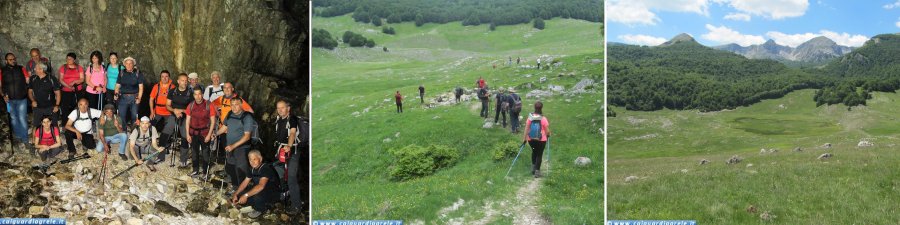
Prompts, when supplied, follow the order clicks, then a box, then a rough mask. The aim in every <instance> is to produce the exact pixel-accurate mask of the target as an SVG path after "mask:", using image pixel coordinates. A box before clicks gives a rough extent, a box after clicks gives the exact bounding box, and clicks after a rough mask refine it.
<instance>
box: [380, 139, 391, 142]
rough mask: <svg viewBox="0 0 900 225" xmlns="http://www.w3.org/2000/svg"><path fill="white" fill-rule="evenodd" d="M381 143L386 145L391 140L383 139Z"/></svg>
mask: <svg viewBox="0 0 900 225" xmlns="http://www.w3.org/2000/svg"><path fill="white" fill-rule="evenodd" d="M381 142H382V143H388V142H391V138H385V139H384V140H381Z"/></svg>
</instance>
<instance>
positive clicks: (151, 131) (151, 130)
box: [134, 126, 156, 146]
mask: <svg viewBox="0 0 900 225" xmlns="http://www.w3.org/2000/svg"><path fill="white" fill-rule="evenodd" d="M135 130H136V131H137V132H138V136H137V138H136V139H135V140H134V141H135V143H134V144H135V145H137V142H142V141H146V142H147V146H152V145H153V142H152V141H153V140H149V139H150V138H151V137H153V136H154V134H156V129H154V128H153V127H152V126H151V127H150V128H149V129H147V136H143V137H141V130H140V128H136V129H135Z"/></svg>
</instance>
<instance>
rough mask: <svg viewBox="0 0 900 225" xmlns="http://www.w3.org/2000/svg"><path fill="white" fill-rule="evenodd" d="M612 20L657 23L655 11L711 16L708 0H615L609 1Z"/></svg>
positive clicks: (608, 8)
mask: <svg viewBox="0 0 900 225" xmlns="http://www.w3.org/2000/svg"><path fill="white" fill-rule="evenodd" d="M606 7H607V10H606V16H607V18H608V19H609V20H610V21H613V22H619V23H623V24H628V25H656V23H657V22H659V21H661V20H660V18H659V17H658V16H656V13H654V12H653V11H669V12H689V13H696V14H700V15H704V16H709V1H708V0H615V1H609V2H607V6H606Z"/></svg>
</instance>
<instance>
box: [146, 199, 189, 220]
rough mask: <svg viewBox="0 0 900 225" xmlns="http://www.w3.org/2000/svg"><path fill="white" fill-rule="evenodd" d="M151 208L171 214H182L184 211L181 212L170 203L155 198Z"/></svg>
mask: <svg viewBox="0 0 900 225" xmlns="http://www.w3.org/2000/svg"><path fill="white" fill-rule="evenodd" d="M153 208H154V209H156V211H157V212H161V213H165V214H169V215H172V216H184V213H183V212H181V210H179V209H178V208H175V206H172V205H171V204H169V203H168V202H166V201H163V200H157V201H156V204H154V205H153Z"/></svg>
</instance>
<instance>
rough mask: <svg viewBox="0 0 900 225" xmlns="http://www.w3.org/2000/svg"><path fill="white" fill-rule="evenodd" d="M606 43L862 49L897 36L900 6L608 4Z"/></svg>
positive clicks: (760, 1) (784, 0)
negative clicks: (678, 39)
mask: <svg viewBox="0 0 900 225" xmlns="http://www.w3.org/2000/svg"><path fill="white" fill-rule="evenodd" d="M606 7H607V8H606V20H607V26H606V29H607V31H606V32H607V39H608V41H611V42H623V43H629V44H640V45H657V44H660V43H662V42H663V41H665V40H668V39H670V38H672V37H674V36H675V35H678V34H680V33H688V34H690V35H691V36H693V37H694V39H696V40H697V41H699V42H700V43H702V44H704V45H709V46H713V45H722V44H729V43H737V44H739V45H742V46H748V45H751V44H761V43H763V42H765V41H766V40H769V39H773V40H775V42H776V43H778V44H781V45H787V46H792V47H796V46H797V45H799V44H801V43H803V42H805V41H807V40H809V39H812V38H814V37H817V36H826V37H828V38H831V39H832V40H834V41H835V42H837V43H838V44H841V45H847V46H854V47H856V46H860V45H862V44H863V43H864V42H865V41H866V40H868V39H869V38H871V37H872V36H875V35H878V34H884V33H897V32H900V0H865V1H849V0H608V1H607V3H606Z"/></svg>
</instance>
